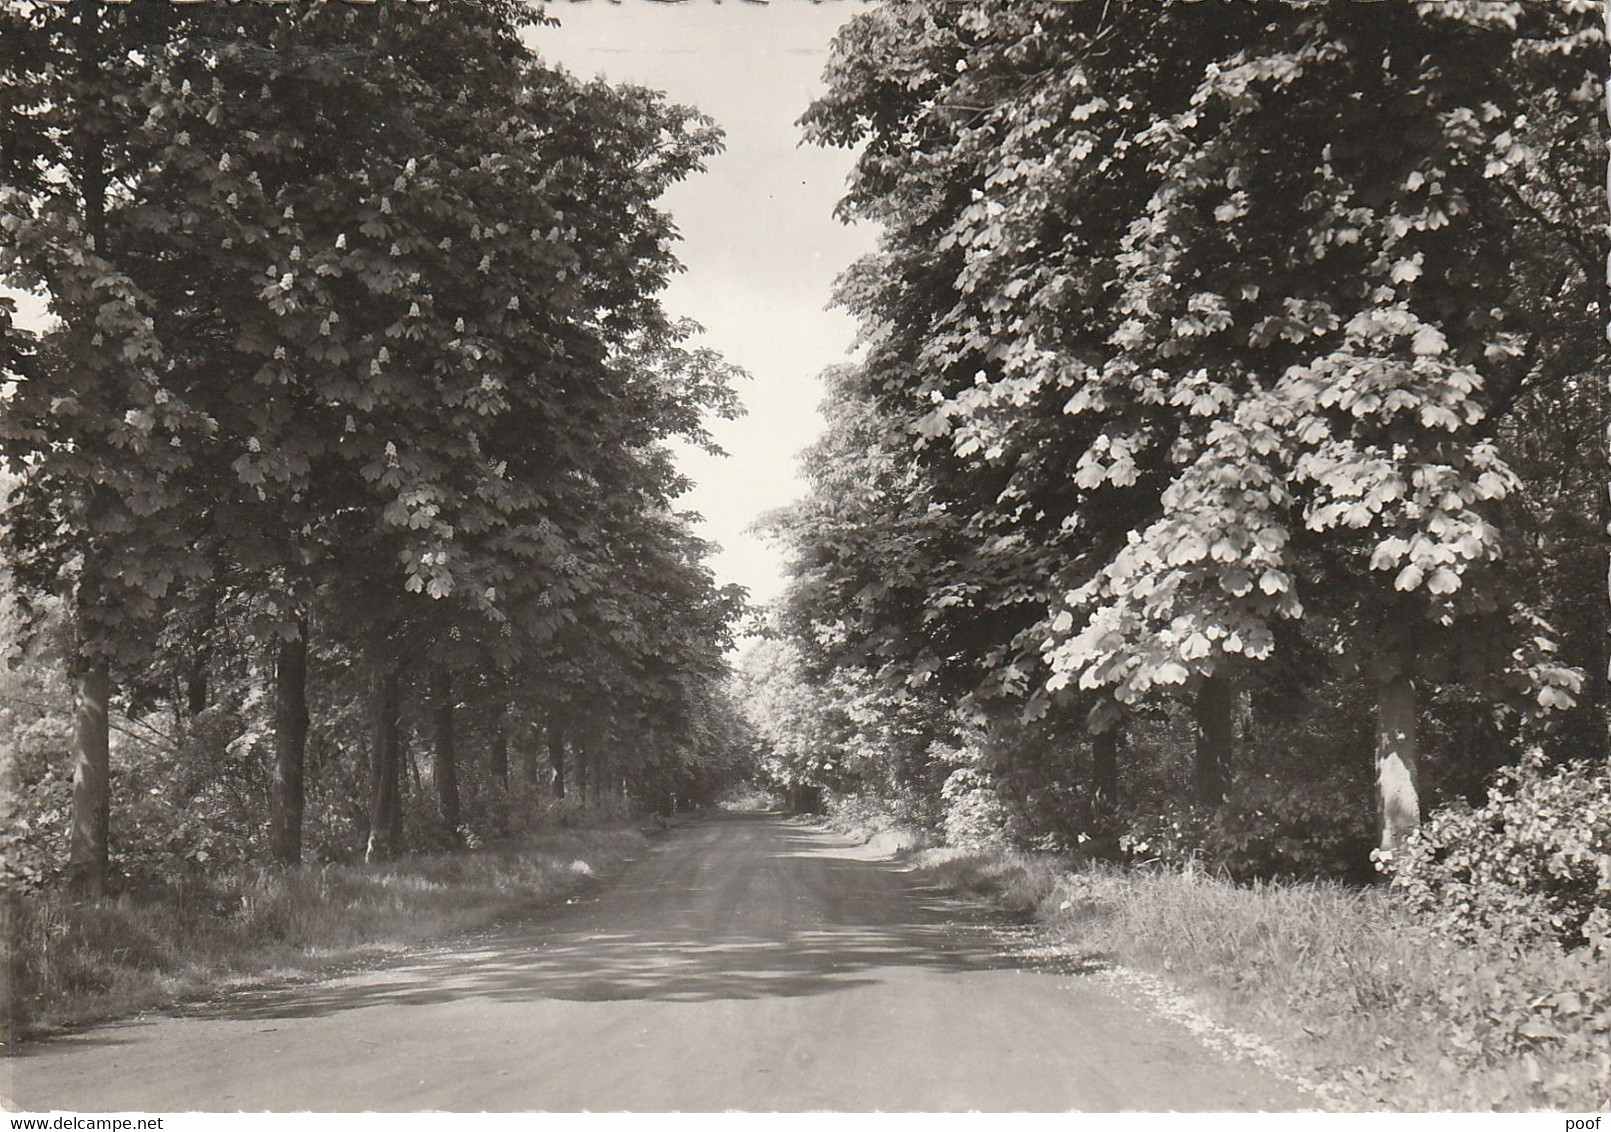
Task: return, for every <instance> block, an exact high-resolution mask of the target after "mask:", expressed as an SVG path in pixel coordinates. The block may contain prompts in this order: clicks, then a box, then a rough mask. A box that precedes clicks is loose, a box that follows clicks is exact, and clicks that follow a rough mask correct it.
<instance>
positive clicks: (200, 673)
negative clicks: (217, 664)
mask: <svg viewBox="0 0 1611 1132" xmlns="http://www.w3.org/2000/svg"><path fill="white" fill-rule="evenodd" d="M211 664H212V650H211V649H209V648H206V647H202V648H199V649H197V650H196V654H195V656H193V657H192V658H191V661H190V673H189V674H188V675H187V676H186V677H185V714H186V715H188V716H190V717H191V718H194V717H196V716H198V715H200V714H201V713H202V712H204V711H206V710H207V669H208V666H209V665H211Z"/></svg>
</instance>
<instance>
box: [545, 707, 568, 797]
mask: <svg viewBox="0 0 1611 1132" xmlns="http://www.w3.org/2000/svg"><path fill="white" fill-rule="evenodd" d="M548 768H549V770H551V771H552V772H553V776H554V797H556V798H563V797H565V735H564V733H563V732H561V731H560V729H559V728H558V727H555V726H554V725H553V724H552V723H550V724H549V725H548Z"/></svg>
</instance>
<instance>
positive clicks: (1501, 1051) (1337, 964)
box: [915, 849, 1611, 1112]
mask: <svg viewBox="0 0 1611 1132" xmlns="http://www.w3.org/2000/svg"><path fill="white" fill-rule="evenodd" d="M915 861H916V864H917V866H918V868H919V869H920V870H921V871H922V872H923V873H924V874H925V875H926V877H927V879H929V880H931V881H932V882H934V883H936V884H939V885H941V886H942V887H944V888H946V889H948V890H950V891H953V892H959V893H972V894H978V895H984V896H987V897H989V898H990V899H993V900H994V901H996V902H997V903H998V904H999V905H1000V906H1002V907H1003V908H1006V909H1008V910H1011V911H1014V912H1020V913H1027V914H1032V915H1033V916H1034V917H1035V919H1036V920H1037V921H1038V922H1039V924H1040V926H1041V932H1042V934H1043V935H1044V936H1045V941H1044V942H1045V945H1046V946H1045V947H1044V948H1043V949H1042V950H1043V951H1044V952H1045V953H1047V954H1048V955H1049V956H1051V957H1053V958H1054V959H1055V960H1056V961H1057V962H1060V963H1067V964H1068V965H1069V966H1070V967H1072V968H1076V969H1081V970H1089V971H1094V972H1104V971H1105V972H1107V974H1106V976H1102V975H1099V976H1098V977H1109V978H1113V979H1115V980H1117V981H1120V982H1124V983H1127V984H1128V985H1129V986H1130V987H1131V988H1133V989H1136V990H1138V991H1140V992H1141V993H1143V994H1146V995H1148V996H1150V997H1152V998H1153V999H1154V1000H1155V1002H1157V1003H1158V1004H1160V1005H1163V1006H1164V1007H1165V1008H1166V1009H1172V1010H1177V1011H1179V1012H1181V1013H1183V1014H1184V1013H1187V1012H1190V1013H1193V1014H1196V1015H1197V1016H1199V1017H1200V1019H1202V1020H1203V1022H1204V1023H1205V1024H1207V1025H1208V1026H1210V1028H1212V1026H1214V1025H1217V1026H1219V1027H1225V1028H1228V1029H1229V1031H1232V1032H1233V1033H1232V1035H1231V1036H1232V1038H1233V1040H1234V1039H1235V1037H1236V1036H1237V1035H1245V1036H1247V1038H1248V1039H1249V1040H1247V1041H1245V1042H1240V1043H1238V1044H1244V1045H1245V1046H1246V1047H1247V1048H1250V1049H1256V1050H1258V1051H1261V1052H1262V1053H1263V1054H1264V1055H1265V1056H1266V1057H1267V1059H1268V1060H1270V1061H1271V1062H1272V1063H1273V1064H1274V1065H1275V1066H1276V1067H1277V1068H1282V1069H1285V1070H1287V1071H1288V1072H1290V1073H1292V1074H1293V1075H1295V1076H1298V1077H1301V1078H1303V1079H1305V1080H1307V1081H1309V1082H1311V1083H1313V1084H1315V1085H1317V1086H1318V1087H1319V1088H1320V1090H1321V1094H1322V1095H1323V1096H1324V1097H1326V1098H1327V1100H1328V1101H1329V1103H1330V1104H1332V1105H1334V1106H1336V1107H1339V1108H1344V1109H1352V1110H1374V1109H1401V1110H1405V1111H1431V1110H1460V1111H1470V1110H1487V1109H1500V1110H1506V1111H1512V1110H1529V1109H1538V1108H1551V1109H1560V1110H1567V1111H1579V1112H1581V1111H1601V1110H1603V1109H1606V1108H1607V1107H1611V956H1601V957H1595V956H1592V955H1590V954H1589V953H1588V952H1586V951H1579V952H1573V953H1569V954H1568V953H1562V952H1560V951H1558V950H1555V949H1553V948H1535V949H1531V950H1528V951H1510V950H1505V949H1503V948H1501V947H1499V946H1492V947H1486V948H1485V947H1456V946H1454V945H1452V944H1449V943H1446V942H1443V941H1441V940H1439V939H1438V938H1437V937H1435V936H1434V935H1433V934H1432V933H1430V932H1429V931H1427V930H1426V929H1425V928H1424V927H1423V926H1421V925H1420V924H1418V923H1417V922H1415V920H1414V919H1413V918H1412V917H1411V916H1410V915H1409V914H1408V913H1406V912H1405V911H1404V910H1403V909H1401V908H1399V907H1397V906H1395V905H1394V904H1393V903H1392V902H1391V901H1390V900H1389V899H1388V898H1387V897H1386V895H1385V894H1383V893H1381V892H1378V891H1373V890H1367V891H1361V890H1358V889H1351V888H1346V887H1343V886H1338V885H1328V884H1313V883H1294V884H1280V885H1276V884H1270V885H1258V886H1253V887H1244V886H1237V885H1233V884H1230V883H1228V882H1226V881H1223V880H1219V879H1216V878H1214V877H1210V876H1206V875H1204V874H1202V873H1201V872H1196V873H1184V874H1182V873H1179V872H1146V871H1121V870H1118V869H1111V868H1081V869H1079V870H1071V869H1069V868H1068V867H1067V866H1066V865H1065V864H1063V863H1061V862H1058V861H1056V860H1054V859H1048V858H1037V857H1032V856H1024V855H1019V854H1013V853H1004V852H995V851H978V852H974V851H960V850H955V849H943V850H929V851H927V852H924V853H921V854H919V855H917V857H916V858H915ZM1276 1051H1279V1052H1276Z"/></svg>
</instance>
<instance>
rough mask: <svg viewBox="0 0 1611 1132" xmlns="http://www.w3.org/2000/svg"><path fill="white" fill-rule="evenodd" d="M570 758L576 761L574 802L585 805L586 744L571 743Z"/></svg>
mask: <svg viewBox="0 0 1611 1132" xmlns="http://www.w3.org/2000/svg"><path fill="white" fill-rule="evenodd" d="M571 756H572V757H573V758H574V759H575V760H576V800H577V801H578V802H580V803H581V804H582V805H583V806H586V805H587V778H588V774H587V769H588V768H587V759H588V751H587V744H586V743H584V742H576V741H573V742H572V743H571Z"/></svg>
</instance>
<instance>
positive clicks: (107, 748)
mask: <svg viewBox="0 0 1611 1132" xmlns="http://www.w3.org/2000/svg"><path fill="white" fill-rule="evenodd" d="M75 8H76V11H77V16H78V24H77V27H76V29H75V32H74V38H75V46H76V47H77V49H78V71H79V77H80V79H81V80H82V81H83V82H84V83H85V84H86V85H87V86H89V87H90V88H91V89H99V84H100V82H101V74H100V73H101V42H100V36H101V12H100V4H99V3H98V2H97V0H78V2H77V3H76V4H75ZM89 115H90V111H89V109H88V108H87V107H83V106H80V107H79V110H78V121H77V122H75V123H74V132H75V135H76V136H75V141H76V144H77V147H78V157H79V187H80V191H81V192H82V194H83V201H82V203H83V206H84V232H85V234H86V235H87V236H88V237H89V240H90V243H91V244H92V245H93V248H94V252H95V254H96V255H97V256H100V257H103V258H104V257H105V256H106V254H107V250H108V249H107V240H106V182H107V176H106V139H105V138H104V137H103V136H101V133H100V130H99V128H98V127H97V126H94V125H91V124H90V119H89ZM96 490H98V489H96V488H93V487H92V488H91V509H92V510H93V504H94V494H95V492H96ZM98 558H99V555H97V554H96V553H95V552H94V551H93V549H92V550H91V551H90V552H89V553H87V554H86V555H85V556H84V565H83V579H82V580H81V581H80V583H79V593H78V600H79V603H80V609H81V610H82V609H85V608H90V607H92V606H93V604H94V596H95V595H94V591H93V587H94V586H95V585H96V584H97V583H98V582H99V581H100V575H99V574H98V572H97V570H98V566H97V561H98ZM87 630H88V626H87V625H85V624H84V623H83V619H82V618H81V619H80V624H79V626H78V631H79V638H78V639H79V645H78V647H79V649H80V650H81V651H80V653H79V655H78V656H77V657H76V661H77V665H76V671H75V672H74V674H73V832H72V842H71V848H70V850H69V854H68V863H67V875H68V889H69V891H70V892H71V893H72V894H73V896H74V897H76V898H77V899H80V900H99V899H100V898H101V897H103V896H104V895H106V874H107V867H108V850H107V843H108V836H109V834H110V830H111V795H110V793H109V791H110V778H111V767H110V754H111V736H110V733H109V732H108V726H109V717H108V709H109V706H110V699H111V676H110V674H109V673H108V670H107V662H106V661H105V660H104V659H102V658H94V659H91V658H89V657H86V656H84V655H83V652H82V649H83V642H84V639H85V636H86V633H87Z"/></svg>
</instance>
